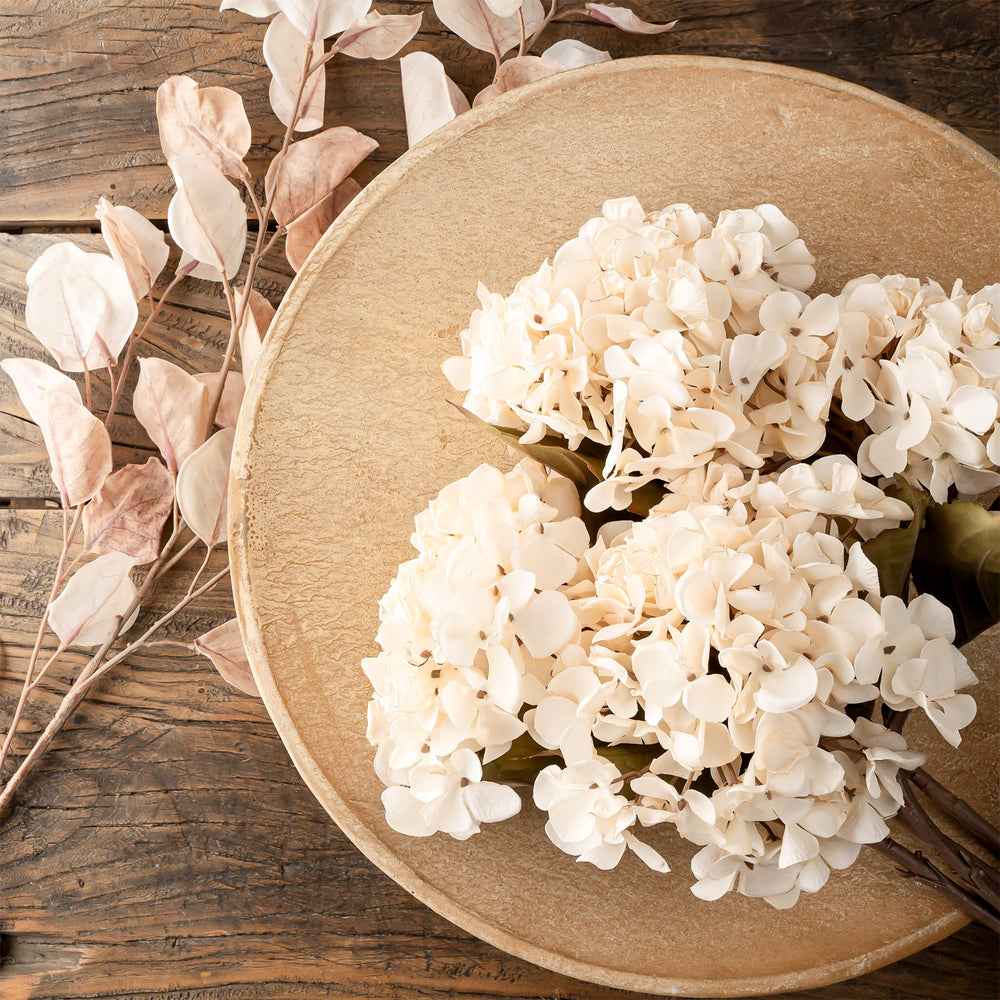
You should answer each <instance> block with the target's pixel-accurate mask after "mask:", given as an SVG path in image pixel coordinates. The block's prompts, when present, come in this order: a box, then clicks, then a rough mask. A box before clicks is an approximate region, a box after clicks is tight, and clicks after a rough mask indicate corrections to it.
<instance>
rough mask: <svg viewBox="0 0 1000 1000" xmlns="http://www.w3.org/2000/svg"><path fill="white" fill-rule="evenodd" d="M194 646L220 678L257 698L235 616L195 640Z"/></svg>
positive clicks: (258, 695) (255, 685) (257, 694)
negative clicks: (205, 657)
mask: <svg viewBox="0 0 1000 1000" xmlns="http://www.w3.org/2000/svg"><path fill="white" fill-rule="evenodd" d="M194 648H195V649H197V650H198V652H199V653H201V655H202V656H207V657H208V658H209V659H210V660H211V661H212V663H213V664H214V665H215V669H216V670H218V671H219V673H220V674H221V675H222V678H223V680H225V681H227V682H228V683H230V684H232V686H233V687H235V688H239V689H240V690H241V691H242V692H243V693H244V694H248V695H250V696H251V697H253V698H259V697H260V692H259V691H258V690H257V684H256V682H255V681H254V679H253V673H252V672H251V670H250V661H249V659H247V651H246V649H245V648H244V646H243V636H242V635H240V623H239V621H238V620H237V619H235V618H233V619H231V620H230V621H228V622H226V623H225V624H224V625H220V626H219V627H218V628H213V629H212V631H211V632H206V633H205V634H204V635H203V636H200V637H199V638H197V639H195V641H194Z"/></svg>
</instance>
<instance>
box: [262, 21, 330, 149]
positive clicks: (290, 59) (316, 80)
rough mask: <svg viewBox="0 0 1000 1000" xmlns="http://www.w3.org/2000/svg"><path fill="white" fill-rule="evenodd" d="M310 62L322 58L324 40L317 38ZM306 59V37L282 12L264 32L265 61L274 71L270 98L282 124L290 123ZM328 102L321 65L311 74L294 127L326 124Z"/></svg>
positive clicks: (300, 129) (303, 129)
mask: <svg viewBox="0 0 1000 1000" xmlns="http://www.w3.org/2000/svg"><path fill="white" fill-rule="evenodd" d="M310 53H311V54H310V60H311V62H317V61H318V60H320V59H322V58H323V39H322V38H317V39H316V41H315V42H314V43H313V45H312V48H311V50H310ZM305 58H306V40H305V36H304V35H303V34H302V32H301V31H299V30H298V29H297V28H296V27H295V25H294V24H292V22H291V21H289V20H288V18H287V17H286V16H285V15H284V14H279V15H278V16H277V17H276V18H275V19H274V20H273V21H272V22H271V23H270V24H269V25H268V28H267V31H266V33H265V34H264V62H266V63H267V68H268V69H269V70H270V71H271V86H270V89H269V90H268V98H269V100H270V101H271V107H272V108H273V109H274V113H275V114H276V115H277V116H278V120H279V121H280V122H281V124H282V125H288V123H289V122H290V121H291V120H292V115H293V114H295V99H296V97H297V96H298V93H299V80H300V79H301V78H302V67H303V65H304V64H305ZM325 104H326V70H325V68H324V67H322V66H321V67H320V68H319V69H317V70H315V71H314V72H313V73H312V74H310V76H309V79H308V80H307V81H306V87H305V90H304V91H303V94H302V106H301V111H300V115H299V118H298V120H297V121H296V123H295V129H296V131H298V132H314V131H315V130H316V129H318V128H322V127H323V109H324V107H325Z"/></svg>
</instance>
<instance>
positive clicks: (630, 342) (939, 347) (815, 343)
mask: <svg viewBox="0 0 1000 1000" xmlns="http://www.w3.org/2000/svg"><path fill="white" fill-rule="evenodd" d="M813 263H814V259H813V257H812V255H811V254H810V253H809V251H808V249H807V248H806V246H805V244H804V243H803V241H802V240H801V239H800V238H799V235H798V229H797V228H796V226H795V225H794V224H793V223H792V222H790V221H789V220H788V219H787V218H785V216H784V215H783V214H782V213H781V212H780V211H779V210H778V209H777V208H776V207H775V206H773V205H758V206H757V207H756V208H754V209H740V210H735V211H724V212H722V213H721V214H720V215H719V217H718V219H717V221H716V222H715V224H714V225H712V223H711V222H710V221H709V220H708V218H707V217H706V216H704V215H703V214H700V213H697V212H695V211H694V210H693V209H692V208H691V207H690V206H688V205H683V204H677V205H671V206H670V207H668V208H666V209H664V210H663V211H661V212H653V213H649V214H647V213H646V212H645V211H644V210H643V208H642V206H641V204H640V203H639V202H638V201H637V200H636V199H635V198H624V199H619V200H614V201H608V202H606V203H605V204H604V206H603V209H602V214H601V215H600V216H599V217H598V218H595V219H591V220H590V221H589V222H587V223H586V224H585V225H584V226H583V227H582V228H581V229H580V231H579V235H578V236H577V237H575V238H574V239H572V240H570V241H569V242H568V243H566V244H565V245H564V246H563V247H561V248H560V249H559V250H558V251H557V252H556V254H555V256H554V257H553V259H552V261H551V262H546V263H545V264H543V265H542V267H541V268H540V269H539V270H538V271H537V272H536V273H534V274H532V275H530V276H529V277H527V278H525V279H523V280H522V281H520V282H519V283H518V284H517V286H516V287H515V288H514V290H513V292H511V294H510V295H507V296H503V295H499V294H496V293H490V292H488V291H487V290H486V289H485V288H483V287H482V286H480V289H479V299H480V308H479V309H478V310H476V312H475V313H474V314H473V316H472V319H471V321H470V324H469V326H468V328H467V329H465V330H464V331H462V334H461V340H462V351H463V353H462V355H461V356H459V357H454V358H451V359H449V360H448V361H447V362H446V363H445V366H444V371H445V374H446V375H447V377H448V378H449V380H450V381H451V383H452V385H453V386H454V387H455V388H456V389H458V390H460V391H462V392H464V393H465V402H464V405H465V406H466V408H467V409H469V410H470V411H472V412H473V413H475V414H476V415H477V416H479V417H481V418H482V419H484V420H486V421H488V422H489V423H492V424H495V425H497V426H502V427H507V428H513V429H517V430H519V431H522V432H523V433H522V436H521V440H522V442H523V443H526V444H528V443H532V442H536V441H538V440H540V439H541V438H542V437H543V436H545V435H556V436H558V437H561V438H565V439H566V440H567V442H568V444H569V447H570V448H571V449H573V450H577V449H583V450H587V449H592V450H593V449H596V452H597V453H598V454H599V455H600V458H601V461H602V462H603V477H602V480H603V481H602V482H600V483H599V484H598V485H596V486H595V487H594V488H593V489H592V490H591V491H590V493H589V494H588V496H587V498H586V504H587V506H588V508H590V509H591V510H594V511H602V510H607V509H609V508H613V509H616V510H622V509H625V508H626V507H628V506H629V505H630V503H631V501H632V495H633V493H634V491H635V490H636V489H639V488H640V487H642V486H644V485H645V484H647V483H649V482H651V481H654V480H655V481H660V482H662V483H664V484H666V485H667V486H671V485H672V484H673V482H674V480H675V479H676V478H677V477H679V476H683V475H685V474H686V473H689V472H691V471H692V470H695V469H698V468H701V467H703V466H704V465H706V464H707V463H709V462H711V461H715V460H719V459H723V460H726V459H731V460H733V461H735V462H737V463H739V464H740V465H741V466H742V467H744V468H747V469H758V468H762V467H763V466H764V465H765V463H767V462H768V461H771V463H772V464H777V463H780V462H782V461H785V460H788V459H793V460H796V461H801V460H803V459H806V458H809V457H811V456H812V455H814V454H816V453H817V451H818V450H819V449H820V448H821V446H822V445H823V444H824V442H825V440H826V439H827V434H828V418H829V416H830V412H831V404H832V403H833V402H834V400H836V401H837V404H838V405H839V406H840V407H841V408H842V411H843V415H844V417H846V419H847V421H855V422H857V421H861V422H864V424H867V427H868V429H869V430H870V436H869V437H868V439H867V440H866V441H865V443H864V445H863V446H862V450H861V453H860V465H861V468H862V470H863V471H864V473H865V474H866V475H884V476H892V475H895V474H897V473H899V474H902V475H903V476H904V477H905V478H907V479H909V480H910V481H911V482H913V483H914V484H917V485H923V486H926V487H927V488H928V489H929V490H930V492H931V494H932V495H933V497H934V498H935V499H936V500H939V501H940V500H943V499H944V497H945V495H946V493H947V491H948V489H949V487H951V486H953V485H954V486H956V487H957V489H958V491H959V493H961V494H970V495H971V494H976V493H980V492H982V491H983V490H986V489H989V488H991V487H992V486H995V485H998V484H1000V474H998V472H997V468H996V467H997V465H998V464H1000V420H998V415H1000V362H998V361H997V360H996V358H997V357H998V356H1000V351H998V350H997V347H998V343H1000V285H993V286H989V287H987V288H984V289H982V290H981V291H980V292H977V293H976V294H975V295H969V294H968V293H966V292H965V291H964V290H963V289H962V288H961V285H957V286H956V288H955V290H954V291H953V292H952V294H951V296H950V297H949V296H946V295H945V294H944V292H943V291H942V290H941V288H940V286H938V285H937V284H935V283H934V282H924V283H921V282H919V281H917V280H915V279H908V278H903V277H902V276H898V275H896V276H890V277H888V278H883V279H878V278H876V277H875V276H872V275H869V276H867V277H864V278H860V279H858V280H856V281H853V282H850V283H849V284H848V285H847V286H846V287H845V289H844V291H843V293H842V294H840V295H838V296H836V297H834V296H830V295H827V294H822V295H817V296H815V297H810V296H809V295H807V294H806V289H808V288H809V287H810V286H811V285H812V283H813V280H814V278H815V271H814V269H813ZM845 423H846V421H845ZM864 424H863V425H864Z"/></svg>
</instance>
